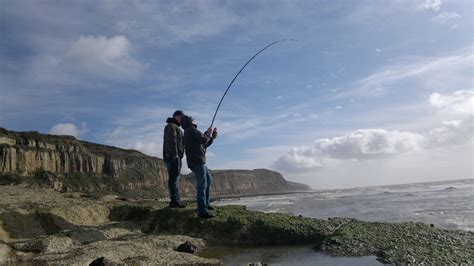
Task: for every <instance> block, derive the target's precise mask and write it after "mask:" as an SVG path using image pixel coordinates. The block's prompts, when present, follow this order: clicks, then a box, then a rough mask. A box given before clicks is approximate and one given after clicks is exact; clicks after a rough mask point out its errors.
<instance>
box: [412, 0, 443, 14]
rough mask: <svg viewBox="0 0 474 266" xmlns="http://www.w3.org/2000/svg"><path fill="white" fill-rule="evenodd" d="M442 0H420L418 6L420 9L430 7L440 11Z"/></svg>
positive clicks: (429, 8)
mask: <svg viewBox="0 0 474 266" xmlns="http://www.w3.org/2000/svg"><path fill="white" fill-rule="evenodd" d="M441 4H442V2H441V0H421V1H420V0H418V1H417V4H416V7H417V8H418V9H428V10H434V11H438V10H439V9H440V7H441Z"/></svg>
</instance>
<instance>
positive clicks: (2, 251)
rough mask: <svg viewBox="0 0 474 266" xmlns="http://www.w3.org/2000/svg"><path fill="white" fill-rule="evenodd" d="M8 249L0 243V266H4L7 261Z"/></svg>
mask: <svg viewBox="0 0 474 266" xmlns="http://www.w3.org/2000/svg"><path fill="white" fill-rule="evenodd" d="M10 251H11V249H10V247H9V246H8V245H5V244H1V243H0V265H4V264H6V263H7V262H8V261H9V255H10Z"/></svg>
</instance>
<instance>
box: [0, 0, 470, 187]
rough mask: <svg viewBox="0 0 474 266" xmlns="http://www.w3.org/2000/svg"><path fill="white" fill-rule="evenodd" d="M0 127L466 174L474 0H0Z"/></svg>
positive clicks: (259, 157)
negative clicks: (175, 137) (184, 122)
mask: <svg viewBox="0 0 474 266" xmlns="http://www.w3.org/2000/svg"><path fill="white" fill-rule="evenodd" d="M0 3H1V10H0V16H1V18H0V36H1V40H0V62H1V72H0V73H1V76H0V92H1V96H0V97H1V98H0V126H1V127H5V128H8V129H12V130H21V131H24V130H36V131H40V132H43V133H52V134H72V135H75V136H76V137H77V138H79V139H83V140H88V141H93V142H99V143H104V144H109V145H114V146H119V147H124V148H134V149H138V150H141V151H142V152H144V153H147V154H150V155H155V156H159V157H161V148H162V146H161V145H162V131H163V126H164V121H165V120H166V118H167V117H168V116H169V115H170V114H171V113H172V112H173V111H174V110H175V109H183V110H184V111H185V112H186V113H188V114H190V115H192V116H194V117H196V118H197V120H198V123H199V125H200V127H201V128H202V129H204V128H205V127H207V125H209V124H210V120H211V118H212V114H213V111H214V109H215V107H216V105H217V103H218V101H219V98H220V97H221V95H222V92H223V90H224V89H225V88H226V86H227V84H228V83H229V82H230V80H231V79H232V77H233V76H234V75H235V73H236V72H237V71H238V69H239V68H240V67H241V66H242V65H243V64H244V63H245V61H246V60H247V59H248V58H249V57H251V56H252V55H253V54H254V53H255V52H257V51H258V50H259V49H261V48H262V47H264V46H265V45H266V44H268V43H270V42H272V41H275V40H279V39H282V38H294V39H297V40H299V41H298V42H285V43H280V44H278V45H276V46H274V47H272V48H271V49H269V50H266V51H265V52H264V53H262V54H261V55H260V56H259V57H258V58H257V59H256V60H254V61H253V62H252V63H251V64H250V65H249V66H248V67H247V68H246V69H245V70H244V72H243V73H242V74H241V76H240V77H239V79H238V80H237V82H236V83H235V84H234V87H233V88H232V89H231V91H230V93H229V94H228V96H227V98H226V99H225V100H224V103H223V106H222V108H221V112H220V113H219V116H218V118H217V121H216V126H217V127H218V128H219V131H220V133H221V135H220V137H219V140H218V141H216V143H215V144H214V145H213V146H212V148H210V149H209V165H210V167H211V168H214V169H217V168H221V169H222V168H243V169H253V168H263V167H265V168H270V169H274V170H278V171H281V172H283V173H284V174H285V176H286V177H287V178H288V179H290V180H294V181H300V182H305V183H308V184H310V185H311V186H313V187H314V188H334V187H353V186H365V185H380V184H394V183H406V182H419V181H431V180H446V179H459V178H473V169H472V163H473V140H472V136H473V131H472V125H473V120H472V116H473V115H472V114H473V112H472V106H473V99H474V96H473V95H474V84H473V78H472V77H473V70H474V68H473V62H474V61H473V59H474V54H473V32H474V29H473V28H474V23H473V12H474V4H473V3H472V1H467V0H466V1H464V0H463V1H446V0H412V1H76V2H72V1H45V0H41V1H32V0H30V1H28V0H17V1H12V0H1V1H0Z"/></svg>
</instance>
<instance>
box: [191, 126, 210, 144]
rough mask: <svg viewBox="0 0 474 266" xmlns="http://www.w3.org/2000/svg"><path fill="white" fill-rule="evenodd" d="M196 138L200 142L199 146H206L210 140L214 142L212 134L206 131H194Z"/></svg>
mask: <svg viewBox="0 0 474 266" xmlns="http://www.w3.org/2000/svg"><path fill="white" fill-rule="evenodd" d="M194 138H195V139H196V140H197V141H198V142H199V144H204V145H206V144H207V143H208V142H209V140H212V138H211V134H210V133H209V132H208V131H206V132H204V133H202V132H201V131H199V130H197V129H194Z"/></svg>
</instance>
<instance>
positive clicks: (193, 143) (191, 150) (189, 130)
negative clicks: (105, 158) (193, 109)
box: [182, 117, 213, 168]
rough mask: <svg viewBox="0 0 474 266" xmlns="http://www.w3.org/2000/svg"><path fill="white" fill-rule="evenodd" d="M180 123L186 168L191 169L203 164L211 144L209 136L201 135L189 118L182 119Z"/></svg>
mask: <svg viewBox="0 0 474 266" xmlns="http://www.w3.org/2000/svg"><path fill="white" fill-rule="evenodd" d="M182 123H183V125H182V126H183V129H184V146H185V148H186V161H187V163H188V167H189V168H192V167H194V166H195V165H200V164H205V163H206V149H207V147H209V146H210V145H211V144H212V142H213V139H212V137H211V135H210V134H209V133H208V132H205V133H202V132H201V131H199V130H198V129H197V127H196V126H195V125H194V124H193V121H192V119H191V118H190V117H183V119H182Z"/></svg>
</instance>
